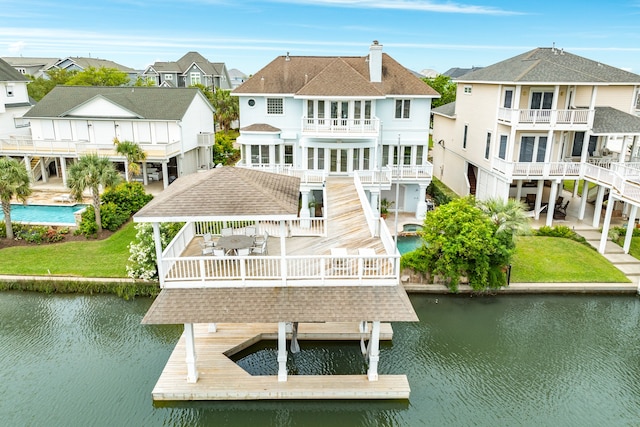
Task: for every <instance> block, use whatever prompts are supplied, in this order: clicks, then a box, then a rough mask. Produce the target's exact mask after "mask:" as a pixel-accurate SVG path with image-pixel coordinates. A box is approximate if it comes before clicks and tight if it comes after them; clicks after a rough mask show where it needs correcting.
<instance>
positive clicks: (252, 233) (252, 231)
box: [244, 226, 256, 237]
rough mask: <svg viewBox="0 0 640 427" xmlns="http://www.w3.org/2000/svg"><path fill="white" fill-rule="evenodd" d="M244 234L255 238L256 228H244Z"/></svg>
mask: <svg viewBox="0 0 640 427" xmlns="http://www.w3.org/2000/svg"><path fill="white" fill-rule="evenodd" d="M244 234H245V235H246V236H249V237H256V228H255V227H252V226H249V227H245V228H244Z"/></svg>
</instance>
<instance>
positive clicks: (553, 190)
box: [536, 181, 558, 227]
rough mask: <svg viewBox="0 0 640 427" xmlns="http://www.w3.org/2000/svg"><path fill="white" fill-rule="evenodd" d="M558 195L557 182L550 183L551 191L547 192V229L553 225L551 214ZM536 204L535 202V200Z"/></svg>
mask: <svg viewBox="0 0 640 427" xmlns="http://www.w3.org/2000/svg"><path fill="white" fill-rule="evenodd" d="M557 195H558V182H557V181H552V182H551V190H550V191H549V204H548V205H547V222H546V225H547V227H551V225H552V224H553V212H554V210H555V206H556V197H557ZM536 203H537V200H536Z"/></svg>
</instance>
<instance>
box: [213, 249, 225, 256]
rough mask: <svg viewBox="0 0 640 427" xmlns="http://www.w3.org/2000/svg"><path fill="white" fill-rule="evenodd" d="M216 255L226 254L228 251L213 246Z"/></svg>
mask: <svg viewBox="0 0 640 427" xmlns="http://www.w3.org/2000/svg"><path fill="white" fill-rule="evenodd" d="M213 255H214V256H226V255H227V252H226V251H225V250H224V249H222V248H213Z"/></svg>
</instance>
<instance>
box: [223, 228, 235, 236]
mask: <svg viewBox="0 0 640 427" xmlns="http://www.w3.org/2000/svg"><path fill="white" fill-rule="evenodd" d="M220 235H221V236H232V235H233V228H223V229H222V230H220Z"/></svg>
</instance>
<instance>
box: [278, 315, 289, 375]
mask: <svg viewBox="0 0 640 427" xmlns="http://www.w3.org/2000/svg"><path fill="white" fill-rule="evenodd" d="M278 381H280V382H284V381H287V324H286V322H278Z"/></svg>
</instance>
